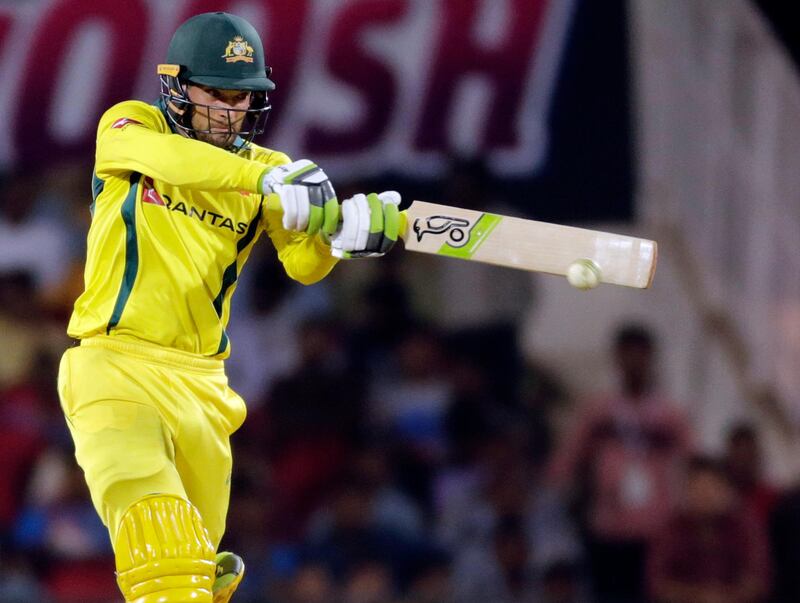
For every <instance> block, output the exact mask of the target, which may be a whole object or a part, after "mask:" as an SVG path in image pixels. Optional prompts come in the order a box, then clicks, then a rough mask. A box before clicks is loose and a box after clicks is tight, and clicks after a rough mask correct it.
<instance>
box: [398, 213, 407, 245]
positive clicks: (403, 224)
mask: <svg viewBox="0 0 800 603" xmlns="http://www.w3.org/2000/svg"><path fill="white" fill-rule="evenodd" d="M398 232H399V234H400V238H401V239H403V240H404V241H405V240H406V239H407V238H408V212H406V210H403V211H401V212H400V226H399V231H398Z"/></svg>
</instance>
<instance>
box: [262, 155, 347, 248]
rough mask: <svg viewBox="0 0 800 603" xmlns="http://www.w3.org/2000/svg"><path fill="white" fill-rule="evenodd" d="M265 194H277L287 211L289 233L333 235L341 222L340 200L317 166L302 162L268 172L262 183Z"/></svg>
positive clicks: (326, 177) (285, 213) (285, 219)
mask: <svg viewBox="0 0 800 603" xmlns="http://www.w3.org/2000/svg"><path fill="white" fill-rule="evenodd" d="M261 190H262V191H263V192H264V194H268V193H275V194H276V195H278V197H279V198H280V201H281V208H282V209H283V220H282V221H283V227H284V228H285V229H286V230H295V231H305V232H307V233H308V234H316V233H317V232H320V231H322V232H323V233H324V234H326V235H328V236H330V235H332V234H333V233H334V231H335V230H336V227H337V225H338V223H339V201H338V199H337V198H336V192H335V191H334V190H333V185H332V184H331V182H330V180H329V179H328V176H327V175H326V174H325V172H324V171H322V168H321V167H319V166H318V165H317V164H316V163H313V162H312V161H309V160H308V159H301V160H299V161H295V162H293V163H287V164H285V165H281V166H278V167H276V168H274V169H272V170H270V171H269V172H267V173H266V174H265V175H264V177H263V179H262V181H261Z"/></svg>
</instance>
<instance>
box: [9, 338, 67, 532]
mask: <svg viewBox="0 0 800 603" xmlns="http://www.w3.org/2000/svg"><path fill="white" fill-rule="evenodd" d="M55 381H56V365H55V358H54V357H53V356H52V355H51V354H49V353H48V352H46V351H44V350H38V351H37V352H35V356H34V357H33V360H32V362H31V364H30V366H29V367H28V370H27V373H26V374H25V375H24V378H23V379H21V380H20V381H18V382H17V383H15V384H14V385H13V386H10V387H7V388H5V389H0V441H2V442H3V444H4V454H3V462H2V463H0V483H2V484H3V487H2V488H0V547H2V545H3V544H4V543H7V542H8V536H9V532H10V529H11V526H12V523H13V522H14V521H15V520H16V518H17V516H18V515H19V513H20V511H21V508H22V503H23V500H24V497H25V494H26V492H28V491H29V489H30V487H31V478H32V475H33V471H34V467H35V466H36V464H37V462H38V461H39V459H40V457H41V455H42V453H43V452H44V450H45V449H46V447H47V446H48V445H49V444H50V443H57V442H58V441H59V440H62V441H64V440H65V438H68V435H66V425H65V424H64V419H63V415H62V414H61V411H60V408H59V404H58V399H57V397H56V392H55Z"/></svg>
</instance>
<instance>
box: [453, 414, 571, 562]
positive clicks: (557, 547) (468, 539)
mask: <svg viewBox="0 0 800 603" xmlns="http://www.w3.org/2000/svg"><path fill="white" fill-rule="evenodd" d="M525 452H526V448H525V446H524V439H522V440H521V439H520V438H518V437H516V436H515V434H514V432H512V431H509V430H506V431H500V432H498V433H497V434H495V436H494V437H493V438H492V439H490V440H487V442H486V445H485V447H484V448H483V451H482V452H481V454H480V455H479V458H480V459H481V460H480V464H479V465H478V466H477V467H476V468H475V473H474V479H473V481H472V482H471V483H470V482H468V481H465V482H464V485H465V486H466V487H464V488H462V489H460V490H459V489H452V490H451V491H450V492H447V493H443V494H444V495H443V496H441V497H440V499H439V502H440V506H439V507H438V509H437V533H438V535H439V538H440V541H441V542H442V544H443V545H444V546H445V547H447V549H448V550H449V551H451V552H452V553H453V554H454V555H458V554H459V553H460V552H463V551H468V550H478V551H486V550H488V549H489V548H490V546H491V542H492V534H493V533H494V531H495V530H496V529H497V526H498V524H499V522H500V521H501V519H502V518H503V517H519V518H521V521H522V529H523V535H524V537H525V539H526V542H527V546H528V549H529V555H528V559H529V562H530V564H531V566H532V567H533V568H535V569H536V570H537V571H541V570H543V569H544V568H545V567H546V566H548V565H549V564H551V563H553V562H555V561H557V560H568V561H571V562H577V561H578V560H579V559H580V557H581V549H580V545H579V542H578V537H577V533H576V529H575V526H574V525H573V524H572V522H571V521H570V519H569V517H568V516H567V515H566V513H564V505H563V501H562V500H561V498H560V497H559V496H558V493H557V492H556V491H555V490H553V489H552V488H548V487H547V486H546V484H543V483H542V481H541V479H540V478H539V476H538V469H537V468H536V467H535V466H533V465H532V464H531V462H530V461H529V460H528V459H527V458H526V455H525Z"/></svg>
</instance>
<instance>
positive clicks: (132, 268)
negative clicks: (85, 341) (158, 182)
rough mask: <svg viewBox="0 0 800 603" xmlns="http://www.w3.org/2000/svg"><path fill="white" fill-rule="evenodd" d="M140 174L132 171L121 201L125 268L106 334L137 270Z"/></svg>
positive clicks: (116, 318) (119, 312)
mask: <svg viewBox="0 0 800 603" xmlns="http://www.w3.org/2000/svg"><path fill="white" fill-rule="evenodd" d="M140 177H141V174H139V173H138V172H132V173H131V177H130V184H131V186H130V189H129V190H128V195H127V196H126V197H125V200H124V201H123V202H122V209H121V211H120V213H121V214H122V221H123V222H124V223H125V268H124V270H123V272H122V283H121V284H120V287H119V293H118V294H117V301H116V303H115V304H114V311H113V312H112V314H111V320H109V321H108V326H107V327H106V334H109V333H110V332H111V329H113V328H114V327H116V326H117V325H118V324H119V320H120V318H121V317H122V311H123V310H124V309H125V304H126V303H128V298H129V297H130V295H131V291H132V290H133V283H134V281H136V274H137V273H138V271H139V241H138V240H137V238H136V194H137V192H138V191H139V178H140Z"/></svg>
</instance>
